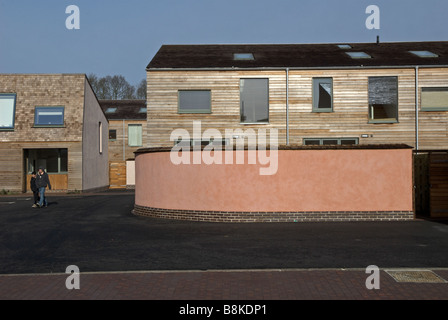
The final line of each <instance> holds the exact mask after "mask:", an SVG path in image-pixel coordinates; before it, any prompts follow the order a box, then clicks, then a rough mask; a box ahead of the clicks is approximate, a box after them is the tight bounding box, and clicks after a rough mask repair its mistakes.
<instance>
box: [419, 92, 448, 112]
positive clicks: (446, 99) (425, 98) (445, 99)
mask: <svg viewBox="0 0 448 320" xmlns="http://www.w3.org/2000/svg"><path fill="white" fill-rule="evenodd" d="M422 110H423V111H447V110H448V87H440V88H422Z"/></svg>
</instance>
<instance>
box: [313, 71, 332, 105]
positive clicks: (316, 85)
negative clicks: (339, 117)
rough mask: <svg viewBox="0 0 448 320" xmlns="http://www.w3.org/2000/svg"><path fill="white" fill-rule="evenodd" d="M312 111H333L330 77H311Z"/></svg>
mask: <svg viewBox="0 0 448 320" xmlns="http://www.w3.org/2000/svg"><path fill="white" fill-rule="evenodd" d="M313 111H314V112H331V111H333V79H332V78H314V79H313Z"/></svg>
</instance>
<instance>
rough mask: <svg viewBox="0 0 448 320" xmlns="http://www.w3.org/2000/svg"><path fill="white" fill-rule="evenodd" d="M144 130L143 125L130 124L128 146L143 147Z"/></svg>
mask: <svg viewBox="0 0 448 320" xmlns="http://www.w3.org/2000/svg"><path fill="white" fill-rule="evenodd" d="M142 135H143V130H142V125H141V124H130V125H129V126H128V144H129V146H130V147H141V146H143V140H142Z"/></svg>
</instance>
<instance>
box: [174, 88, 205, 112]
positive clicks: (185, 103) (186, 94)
mask: <svg viewBox="0 0 448 320" xmlns="http://www.w3.org/2000/svg"><path fill="white" fill-rule="evenodd" d="M178 108H179V113H210V112H211V92H210V90H181V91H179V106H178Z"/></svg>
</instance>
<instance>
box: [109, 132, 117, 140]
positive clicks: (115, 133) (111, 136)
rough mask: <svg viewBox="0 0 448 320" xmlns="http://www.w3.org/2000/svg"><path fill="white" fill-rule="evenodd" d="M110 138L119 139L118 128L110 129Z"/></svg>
mask: <svg viewBox="0 0 448 320" xmlns="http://www.w3.org/2000/svg"><path fill="white" fill-rule="evenodd" d="M109 140H112V141H115V140H117V130H109Z"/></svg>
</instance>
